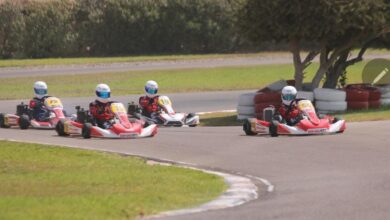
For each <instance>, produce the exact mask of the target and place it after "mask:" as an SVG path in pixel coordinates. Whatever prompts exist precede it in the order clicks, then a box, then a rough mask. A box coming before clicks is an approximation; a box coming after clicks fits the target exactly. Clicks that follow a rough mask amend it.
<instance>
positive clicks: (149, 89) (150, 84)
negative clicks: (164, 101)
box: [145, 80, 158, 98]
mask: <svg viewBox="0 0 390 220" xmlns="http://www.w3.org/2000/svg"><path fill="white" fill-rule="evenodd" d="M145 92H146V95H147V96H148V97H150V98H153V97H155V96H156V95H157V92H158V84H157V83H156V81H153V80H149V81H147V82H146V85H145Z"/></svg>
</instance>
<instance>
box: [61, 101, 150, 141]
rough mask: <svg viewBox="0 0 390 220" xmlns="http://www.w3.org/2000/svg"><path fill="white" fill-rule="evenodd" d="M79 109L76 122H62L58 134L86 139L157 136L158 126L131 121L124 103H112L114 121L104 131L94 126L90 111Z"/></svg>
mask: <svg viewBox="0 0 390 220" xmlns="http://www.w3.org/2000/svg"><path fill="white" fill-rule="evenodd" d="M76 109H77V119H76V120H61V121H59V122H58V124H57V126H56V131H57V134H58V135H60V136H67V135H81V136H83V137H84V138H91V137H99V138H141V137H153V136H154V135H156V134H157V125H155V124H152V125H148V124H145V122H143V121H141V120H133V121H129V119H128V116H127V113H126V109H125V107H124V106H123V104H122V103H118V102H113V103H111V112H112V113H114V119H113V120H112V124H111V126H110V127H109V128H107V129H104V128H101V127H99V126H96V125H93V123H92V120H90V116H89V114H88V111H84V110H83V109H80V107H76Z"/></svg>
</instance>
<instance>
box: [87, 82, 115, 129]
mask: <svg viewBox="0 0 390 220" xmlns="http://www.w3.org/2000/svg"><path fill="white" fill-rule="evenodd" d="M110 96H111V90H110V87H109V86H108V85H107V84H99V85H97V86H96V97H97V98H96V100H95V101H94V102H91V103H90V104H89V112H90V114H91V115H92V117H93V119H94V121H95V122H96V124H97V126H99V127H101V128H103V129H107V128H110V127H111V126H112V119H113V118H114V113H112V112H111V103H112V102H110V101H109V100H110Z"/></svg>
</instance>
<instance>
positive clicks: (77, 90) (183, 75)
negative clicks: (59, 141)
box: [0, 62, 365, 100]
mask: <svg viewBox="0 0 390 220" xmlns="http://www.w3.org/2000/svg"><path fill="white" fill-rule="evenodd" d="M364 64H365V63H364V62H361V63H358V64H356V65H354V66H352V67H350V68H349V69H348V71H349V82H361V71H362V69H363V67H364ZM316 67H318V64H316V63H313V64H312V65H311V66H310V67H309V68H308V73H307V76H306V78H307V79H311V78H312V76H313V75H314V71H315V70H316ZM291 78H293V66H292V65H290V64H280V65H260V66H247V67H219V68H207V69H183V70H155V71H129V72H120V73H99V74H82V75H60V76H39V77H23V78H19V77H17V78H6V79H5V78H3V79H2V81H3V80H4V82H6V83H3V84H2V86H1V87H0V99H1V100H4V99H26V98H30V97H31V96H32V94H33V91H32V85H33V83H34V82H35V81H37V80H43V81H46V83H47V84H48V86H49V94H50V95H53V96H57V97H60V98H61V97H83V96H93V95H94V89H95V86H96V85H97V84H98V83H102V82H104V83H107V84H108V85H109V86H110V87H111V91H112V96H114V97H115V96H119V95H128V94H140V93H143V87H144V84H145V82H146V81H147V80H150V79H153V80H156V81H157V82H158V83H159V88H160V90H159V92H160V94H164V93H178V92H199V91H221V90H243V89H259V88H261V87H263V86H264V85H266V84H268V83H271V82H273V81H275V80H279V79H291Z"/></svg>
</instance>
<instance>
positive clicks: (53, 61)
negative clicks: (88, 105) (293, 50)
mask: <svg viewBox="0 0 390 220" xmlns="http://www.w3.org/2000/svg"><path fill="white" fill-rule="evenodd" d="M280 55H286V56H287V55H289V53H288V52H260V53H251V54H206V55H156V56H152V55H151V56H127V57H77V58H44V59H5V60H4V59H3V60H2V59H0V68H1V67H27V66H50V65H77V64H104V63H123V62H146V61H179V60H199V59H213V58H218V59H219V58H233V57H257V56H260V57H267V56H280Z"/></svg>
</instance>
